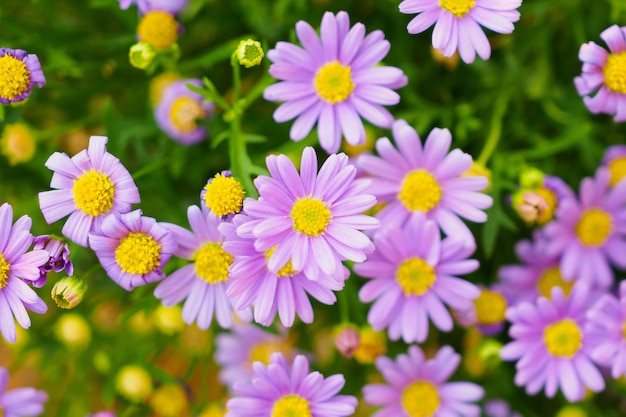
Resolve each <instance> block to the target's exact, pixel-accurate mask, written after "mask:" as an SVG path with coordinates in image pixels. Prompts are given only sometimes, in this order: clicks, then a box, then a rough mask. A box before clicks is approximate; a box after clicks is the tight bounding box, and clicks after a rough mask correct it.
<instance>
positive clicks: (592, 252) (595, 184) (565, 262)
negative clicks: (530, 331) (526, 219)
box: [543, 167, 626, 288]
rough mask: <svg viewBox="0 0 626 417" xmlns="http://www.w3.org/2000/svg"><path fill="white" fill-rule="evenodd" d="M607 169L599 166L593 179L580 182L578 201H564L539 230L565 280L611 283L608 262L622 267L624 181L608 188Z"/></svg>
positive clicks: (604, 285)
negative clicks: (553, 216) (556, 259)
mask: <svg viewBox="0 0 626 417" xmlns="http://www.w3.org/2000/svg"><path fill="white" fill-rule="evenodd" d="M610 176H611V175H610V172H609V171H608V169H607V168H604V167H600V168H598V170H597V172H596V176H595V178H585V179H583V180H582V182H581V184H580V192H579V194H580V201H579V200H577V199H567V200H564V201H563V202H562V203H561V204H560V205H559V208H558V210H557V213H556V219H555V220H554V221H553V222H551V223H550V224H547V225H546V226H545V227H544V229H543V235H544V236H545V237H546V239H545V241H546V244H545V248H544V250H546V252H547V253H548V254H551V255H554V256H561V260H560V270H561V273H562V274H563V277H565V279H566V280H568V281H569V280H572V279H573V278H574V277H576V278H577V279H580V280H583V281H585V282H586V283H587V284H588V285H590V286H597V287H601V288H607V287H609V286H610V285H612V284H613V271H612V270H611V264H612V265H614V266H617V267H619V268H621V269H625V268H626V257H625V256H624V253H626V204H625V203H626V181H623V182H620V183H618V184H617V185H616V186H615V187H612V188H610V187H609V181H610Z"/></svg>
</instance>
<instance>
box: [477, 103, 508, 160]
mask: <svg viewBox="0 0 626 417" xmlns="http://www.w3.org/2000/svg"><path fill="white" fill-rule="evenodd" d="M508 104H509V93H508V91H504V92H503V93H502V94H500V96H499V97H498V99H497V101H496V104H495V106H494V109H493V115H492V116H491V130H490V131H489V136H487V141H486V142H485V146H484V147H483V150H482V151H481V152H480V155H479V156H478V160H477V162H478V163H479V164H481V165H482V166H486V165H487V161H489V158H490V157H491V155H492V154H493V152H494V151H495V150H496V147H497V146H498V142H499V141H500V136H502V119H503V118H504V114H505V113H506V109H507V107H508Z"/></svg>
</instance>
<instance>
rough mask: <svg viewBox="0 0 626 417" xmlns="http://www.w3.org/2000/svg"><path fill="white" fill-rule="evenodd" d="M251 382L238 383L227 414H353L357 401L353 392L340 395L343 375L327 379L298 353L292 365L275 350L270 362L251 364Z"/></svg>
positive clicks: (256, 416)
mask: <svg viewBox="0 0 626 417" xmlns="http://www.w3.org/2000/svg"><path fill="white" fill-rule="evenodd" d="M252 369H253V371H252V372H253V373H252V381H251V382H250V383H246V384H244V383H237V384H235V385H234V386H233V391H234V392H235V393H236V394H238V395H239V397H235V398H232V399H230V400H229V401H228V403H227V404H226V408H228V410H229V412H228V413H227V414H226V416H227V417H261V416H263V417H270V416H301V417H344V416H350V415H352V414H353V413H354V410H355V408H356V404H357V400H356V398H355V397H353V396H352V395H337V394H338V392H339V391H340V390H341V388H343V386H344V384H345V382H346V381H345V379H344V377H343V375H340V374H337V375H332V376H330V377H328V378H324V376H323V375H322V374H320V373H319V372H309V361H308V360H307V358H306V356H304V355H297V356H296V358H295V359H294V360H293V365H291V366H290V364H289V363H288V362H287V360H286V359H285V357H284V356H283V354H282V353H274V354H273V355H272V357H271V359H270V363H269V365H267V366H266V365H264V364H262V363H261V362H254V363H253V364H252Z"/></svg>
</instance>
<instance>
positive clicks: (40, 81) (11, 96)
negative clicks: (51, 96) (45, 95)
mask: <svg viewBox="0 0 626 417" xmlns="http://www.w3.org/2000/svg"><path fill="white" fill-rule="evenodd" d="M0 68H2V72H1V73H0V103H4V104H8V103H18V102H20V101H24V100H26V99H27V98H28V97H29V96H30V92H31V91H32V89H33V87H34V86H35V84H37V86H38V87H39V88H41V87H43V86H44V85H45V84H46V77H45V76H44V75H43V71H42V70H41V64H40V63H39V58H37V55H35V54H29V53H27V52H26V51H24V50H21V49H9V48H0Z"/></svg>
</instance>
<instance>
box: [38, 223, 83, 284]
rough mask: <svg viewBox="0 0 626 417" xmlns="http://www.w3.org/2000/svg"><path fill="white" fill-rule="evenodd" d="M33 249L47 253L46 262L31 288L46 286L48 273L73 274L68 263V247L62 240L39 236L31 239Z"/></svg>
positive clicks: (72, 268) (55, 237)
mask: <svg viewBox="0 0 626 417" xmlns="http://www.w3.org/2000/svg"><path fill="white" fill-rule="evenodd" d="M33 244H34V247H33V249H43V250H45V251H46V252H48V254H49V256H50V258H49V259H48V262H46V263H45V264H43V265H41V266H40V267H39V279H38V280H37V281H33V283H32V284H33V287H35V288H41V287H43V286H44V285H46V278H47V276H48V272H51V271H54V272H61V271H65V273H66V274H67V275H70V276H71V275H72V274H74V265H72V261H70V246H69V245H68V244H67V243H66V242H64V241H63V239H62V238H60V237H57V236H50V235H41V236H37V237H35V238H34V239H33Z"/></svg>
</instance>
